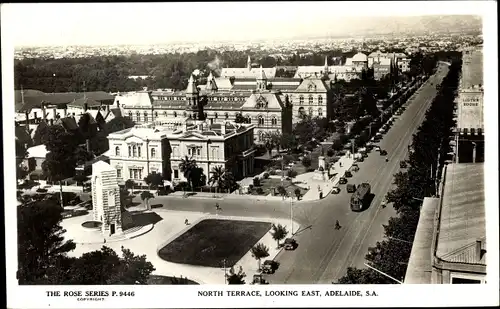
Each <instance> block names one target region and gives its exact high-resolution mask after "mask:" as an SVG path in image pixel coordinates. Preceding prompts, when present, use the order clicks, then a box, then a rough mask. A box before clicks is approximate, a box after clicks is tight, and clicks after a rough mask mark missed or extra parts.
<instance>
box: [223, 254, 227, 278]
mask: <svg viewBox="0 0 500 309" xmlns="http://www.w3.org/2000/svg"><path fill="white" fill-rule="evenodd" d="M222 265H223V267H224V284H227V273H226V259H223V260H222Z"/></svg>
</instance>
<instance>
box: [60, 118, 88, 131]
mask: <svg viewBox="0 0 500 309" xmlns="http://www.w3.org/2000/svg"><path fill="white" fill-rule="evenodd" d="M89 116H90V115H89ZM55 124H58V125H62V126H63V127H64V128H65V129H66V130H68V131H74V130H78V129H79V127H78V124H77V123H76V120H75V118H73V117H64V118H59V119H58V120H56V122H55Z"/></svg>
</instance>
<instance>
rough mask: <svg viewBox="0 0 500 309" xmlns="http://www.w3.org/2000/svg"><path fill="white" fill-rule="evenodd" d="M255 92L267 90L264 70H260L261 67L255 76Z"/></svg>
mask: <svg viewBox="0 0 500 309" xmlns="http://www.w3.org/2000/svg"><path fill="white" fill-rule="evenodd" d="M257 90H258V91H265V90H267V78H266V73H264V69H263V68H262V65H261V66H260V69H259V74H257Z"/></svg>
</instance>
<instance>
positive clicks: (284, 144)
mask: <svg viewBox="0 0 500 309" xmlns="http://www.w3.org/2000/svg"><path fill="white" fill-rule="evenodd" d="M280 145H281V148H283V149H287V152H288V153H290V152H291V151H292V149H295V148H297V146H298V142H297V138H295V135H293V134H290V133H284V134H283V135H282V136H281V140H280Z"/></svg>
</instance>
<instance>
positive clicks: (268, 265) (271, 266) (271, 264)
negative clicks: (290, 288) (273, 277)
mask: <svg viewBox="0 0 500 309" xmlns="http://www.w3.org/2000/svg"><path fill="white" fill-rule="evenodd" d="M277 268H278V263H277V262H276V261H273V260H265V261H264V263H262V272H263V273H264V274H274V272H275V271H276V269H277Z"/></svg>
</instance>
